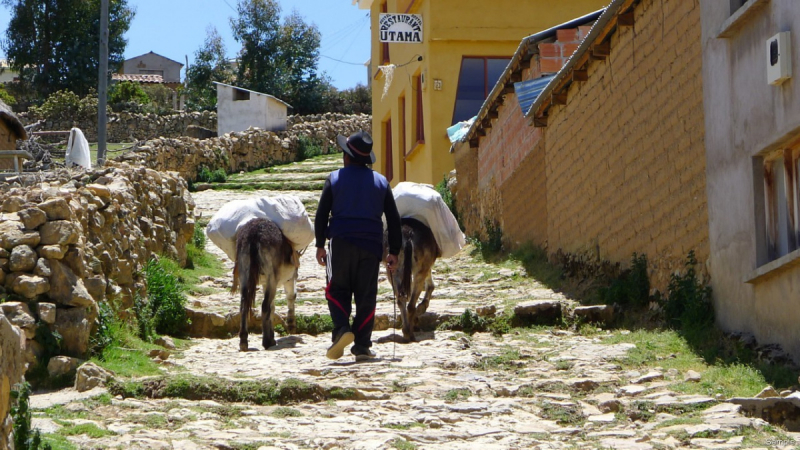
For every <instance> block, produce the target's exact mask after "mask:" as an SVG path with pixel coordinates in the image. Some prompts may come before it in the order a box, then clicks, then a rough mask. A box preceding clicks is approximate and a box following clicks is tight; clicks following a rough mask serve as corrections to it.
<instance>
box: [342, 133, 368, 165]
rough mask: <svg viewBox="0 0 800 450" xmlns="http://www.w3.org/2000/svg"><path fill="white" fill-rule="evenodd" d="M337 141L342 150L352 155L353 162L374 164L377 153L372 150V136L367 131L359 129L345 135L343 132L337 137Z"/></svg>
mask: <svg viewBox="0 0 800 450" xmlns="http://www.w3.org/2000/svg"><path fill="white" fill-rule="evenodd" d="M336 143H338V144H339V147H341V148H342V151H344V152H345V153H347V154H348V155H350V158H352V159H353V162H355V163H357V164H374V163H375V153H373V152H372V136H370V135H369V133H367V132H366V131H357V132H355V133H353V134H351V135H350V137H344V136H342V135H341V134H340V135H339V136H337V137H336Z"/></svg>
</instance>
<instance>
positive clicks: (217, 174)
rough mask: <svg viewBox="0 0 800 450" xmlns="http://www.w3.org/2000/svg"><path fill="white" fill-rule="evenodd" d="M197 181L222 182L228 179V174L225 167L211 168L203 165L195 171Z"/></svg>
mask: <svg viewBox="0 0 800 450" xmlns="http://www.w3.org/2000/svg"><path fill="white" fill-rule="evenodd" d="M197 181H199V182H201V183H224V182H226V181H228V174H227V172H225V169H216V170H213V171H212V170H211V169H209V168H208V167H203V168H201V169H200V171H199V172H197Z"/></svg>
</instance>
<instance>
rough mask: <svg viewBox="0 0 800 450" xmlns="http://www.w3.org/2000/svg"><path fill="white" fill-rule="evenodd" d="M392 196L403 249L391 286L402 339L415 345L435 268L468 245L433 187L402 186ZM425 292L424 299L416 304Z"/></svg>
mask: <svg viewBox="0 0 800 450" xmlns="http://www.w3.org/2000/svg"><path fill="white" fill-rule="evenodd" d="M392 194H393V195H394V201H395V204H396V205H397V212H398V213H399V214H400V218H401V219H400V222H401V224H402V230H401V231H402V235H403V245H402V247H401V250H400V254H399V255H398V257H397V258H398V264H397V269H396V270H395V271H394V272H392V273H391V274H390V276H389V282H390V283H391V285H392V290H393V291H394V296H395V299H396V301H397V305H398V307H399V308H400V315H401V317H402V320H403V338H404V340H406V341H415V340H416V337H415V335H414V328H416V327H418V326H419V317H420V316H422V315H423V314H425V311H427V310H428V305H429V304H430V301H431V295H432V294H433V289H434V287H435V285H434V283H433V276H432V274H431V270H432V269H433V264H434V263H435V262H436V259H437V258H439V257H444V258H449V257H451V256H455V255H456V254H457V253H458V252H459V251H461V249H462V248H463V247H464V245H466V239H464V233H462V232H461V229H460V228H459V226H458V221H457V220H456V218H455V217H454V216H453V213H452V212H450V209H449V208H448V207H447V205H446V204H445V203H444V200H442V196H441V195H439V193H438V192H436V190H434V189H433V188H432V187H430V186H428V185H425V184H417V183H411V182H402V183H398V185H397V186H396V187H395V188H394V189H393V190H392ZM423 292H424V293H425V295H424V296H423V298H422V301H420V302H419V304H417V300H419V296H420V295H421V294H422V293H423Z"/></svg>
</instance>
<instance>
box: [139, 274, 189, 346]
mask: <svg viewBox="0 0 800 450" xmlns="http://www.w3.org/2000/svg"><path fill="white" fill-rule="evenodd" d="M174 265H175V264H174V263H172V262H171V261H169V260H168V259H166V258H161V259H151V260H150V261H148V262H147V264H146V265H145V268H144V273H145V279H146V281H147V298H148V301H147V305H146V308H147V309H148V310H149V311H146V312H145V314H143V317H144V318H145V319H146V318H147V312H149V313H150V314H151V315H152V318H153V325H154V328H155V331H156V332H157V333H160V334H169V335H173V336H174V335H181V334H182V333H183V330H184V327H185V326H186V323H187V317H186V296H185V295H184V293H183V285H182V283H181V282H180V281H179V280H178V277H177V276H176V275H175V270H176V268H175V267H174ZM140 327H141V325H140ZM143 339H144V337H143Z"/></svg>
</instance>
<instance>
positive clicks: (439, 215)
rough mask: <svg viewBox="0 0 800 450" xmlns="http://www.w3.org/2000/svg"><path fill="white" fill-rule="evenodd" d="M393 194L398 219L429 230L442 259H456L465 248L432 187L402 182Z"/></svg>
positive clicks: (459, 232)
mask: <svg viewBox="0 0 800 450" xmlns="http://www.w3.org/2000/svg"><path fill="white" fill-rule="evenodd" d="M392 194H394V202H395V204H396V205H397V212H398V213H400V217H401V218H410V219H416V220H419V221H420V222H422V223H423V224H425V226H427V227H428V228H430V229H431V231H432V232H433V237H434V238H435V239H436V244H437V245H439V249H440V250H441V252H442V255H441V256H442V258H450V257H452V256H455V255H456V254H457V253H458V252H460V251H461V249H462V248H463V247H464V246H465V245H466V244H467V241H466V239H465V238H464V233H462V232H461V229H460V228H459V226H458V221H457V220H456V218H455V216H453V213H452V212H450V208H448V207H447V205H446V204H445V202H444V200H443V199H442V196H441V195H439V193H438V192H436V190H435V189H433V187H431V186H430V185H427V184H419V183H412V182H410V181H404V182H402V183H398V184H397V186H395V187H394V188H393V189H392Z"/></svg>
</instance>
